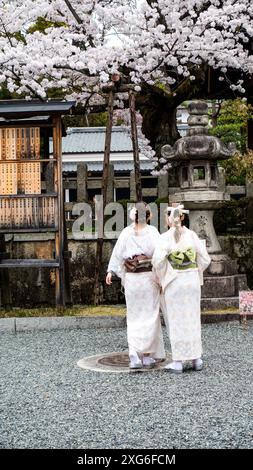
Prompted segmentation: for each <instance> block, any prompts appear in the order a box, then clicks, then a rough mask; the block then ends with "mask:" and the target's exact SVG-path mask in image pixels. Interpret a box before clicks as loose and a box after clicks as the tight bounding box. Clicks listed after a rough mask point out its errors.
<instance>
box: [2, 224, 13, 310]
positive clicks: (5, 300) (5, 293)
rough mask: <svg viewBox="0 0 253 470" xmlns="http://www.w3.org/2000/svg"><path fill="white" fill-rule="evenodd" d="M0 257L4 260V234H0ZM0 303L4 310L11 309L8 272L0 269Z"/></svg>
mask: <svg viewBox="0 0 253 470" xmlns="http://www.w3.org/2000/svg"><path fill="white" fill-rule="evenodd" d="M0 257H2V258H6V257H7V256H6V247H5V238H4V234H3V233H0ZM0 287H1V303H2V306H3V307H4V308H5V309H6V310H11V309H12V298H11V290H10V279H9V270H8V269H0Z"/></svg>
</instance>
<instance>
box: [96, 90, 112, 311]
mask: <svg viewBox="0 0 253 470" xmlns="http://www.w3.org/2000/svg"><path fill="white" fill-rule="evenodd" d="M113 102H114V93H113V91H109V98H108V119H107V126H106V135H105V151H104V162H103V176H102V184H101V194H102V198H103V199H102V214H101V216H102V224H101V232H100V231H99V233H98V239H97V251H96V262H95V285H94V304H95V305H99V304H100V303H101V300H102V297H103V295H102V293H101V286H102V284H101V268H102V257H103V242H104V220H103V216H104V208H105V206H106V203H107V186H108V174H109V163H110V151H111V138H112V123H113Z"/></svg>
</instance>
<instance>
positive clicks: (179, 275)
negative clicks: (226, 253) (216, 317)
mask: <svg viewBox="0 0 253 470" xmlns="http://www.w3.org/2000/svg"><path fill="white" fill-rule="evenodd" d="M174 231H175V228H174V227H172V228H170V230H168V232H166V233H164V234H162V235H161V238H160V243H159V245H158V246H157V247H156V249H155V252H154V255H153V260H152V263H153V267H154V270H155V273H156V274H157V276H158V278H159V280H160V284H161V286H162V288H163V293H164V300H165V305H166V309H165V311H164V315H165V323H166V325H168V327H169V328H168V329H169V331H168V334H169V337H170V342H171V350H172V359H173V361H184V360H191V359H197V358H200V357H201V355H202V344H201V322H200V294H201V292H200V286H201V285H202V284H203V271H204V270H205V269H206V268H207V266H208V265H209V263H210V261H211V260H210V257H209V255H208V253H207V250H206V247H205V244H204V243H203V242H202V241H201V240H200V239H199V238H198V236H197V234H196V233H195V232H193V231H192V230H189V229H188V228H186V227H182V234H181V237H180V240H179V242H178V243H177V242H176V240H175V238H174ZM189 248H191V249H192V250H194V251H195V253H196V263H197V268H194V267H193V268H188V269H185V270H180V269H173V267H172V266H171V264H170V262H169V261H168V255H169V254H171V253H172V252H176V251H183V252H184V251H186V250H188V249H189Z"/></svg>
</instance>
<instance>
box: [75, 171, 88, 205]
mask: <svg viewBox="0 0 253 470" xmlns="http://www.w3.org/2000/svg"><path fill="white" fill-rule="evenodd" d="M87 173H88V167H87V165H86V163H83V162H79V163H77V177H76V183H77V202H87Z"/></svg>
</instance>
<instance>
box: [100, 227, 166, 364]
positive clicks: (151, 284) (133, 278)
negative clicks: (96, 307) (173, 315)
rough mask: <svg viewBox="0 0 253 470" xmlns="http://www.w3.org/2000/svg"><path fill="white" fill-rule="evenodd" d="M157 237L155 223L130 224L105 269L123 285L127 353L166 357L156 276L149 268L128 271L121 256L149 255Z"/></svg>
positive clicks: (122, 234)
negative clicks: (137, 227)
mask: <svg viewBox="0 0 253 470" xmlns="http://www.w3.org/2000/svg"><path fill="white" fill-rule="evenodd" d="M159 240H160V234H159V232H158V231H157V229H156V228H155V227H153V226H150V225H146V226H145V227H144V228H143V229H141V230H140V231H138V232H137V231H136V230H135V226H134V224H132V225H130V226H128V227H126V228H125V229H124V230H122V232H121V234H120V236H119V238H118V240H117V242H116V245H115V247H114V249H113V252H112V256H111V259H110V262H109V265H108V271H113V272H114V273H115V274H116V275H117V276H119V277H120V278H121V281H122V284H123V285H124V288H125V297H126V306H127V340H128V348H129V355H130V354H134V353H135V352H137V353H139V354H140V355H142V354H150V355H151V356H152V357H154V358H164V357H165V350H164V344H163V337H162V329H161V320H160V314H159V305H160V286H159V284H158V282H157V278H156V276H155V274H154V273H153V272H152V271H150V272H143V273H128V272H126V271H125V268H124V260H126V259H127V258H129V257H132V256H134V255H140V254H144V255H146V256H148V257H150V258H152V256H153V253H154V249H155V247H156V246H157V245H158V244H159Z"/></svg>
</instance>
